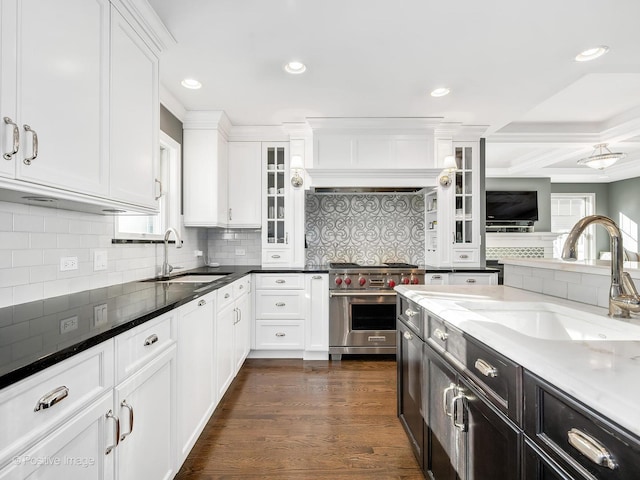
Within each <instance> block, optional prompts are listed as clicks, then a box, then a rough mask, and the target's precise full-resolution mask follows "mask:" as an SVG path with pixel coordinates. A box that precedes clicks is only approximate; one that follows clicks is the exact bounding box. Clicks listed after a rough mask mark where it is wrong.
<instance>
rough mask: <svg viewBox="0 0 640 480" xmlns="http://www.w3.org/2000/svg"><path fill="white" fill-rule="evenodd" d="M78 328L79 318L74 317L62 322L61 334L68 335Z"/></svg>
mask: <svg viewBox="0 0 640 480" xmlns="http://www.w3.org/2000/svg"><path fill="white" fill-rule="evenodd" d="M77 328H78V316H77V315H76V316H73V317H69V318H65V319H64V320H60V333H68V332H70V331H72V330H76V329H77Z"/></svg>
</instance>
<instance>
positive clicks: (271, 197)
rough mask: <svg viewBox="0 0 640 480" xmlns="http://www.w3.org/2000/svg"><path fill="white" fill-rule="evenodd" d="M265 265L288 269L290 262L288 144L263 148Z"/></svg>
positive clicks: (283, 143)
mask: <svg viewBox="0 0 640 480" xmlns="http://www.w3.org/2000/svg"><path fill="white" fill-rule="evenodd" d="M262 149H263V150H262V158H263V170H262V171H263V174H262V178H263V185H262V190H263V198H264V199H265V201H263V202H262V205H263V211H262V263H263V264H264V265H285V264H288V263H289V262H290V256H291V252H290V249H289V230H290V227H289V224H290V222H291V219H290V218H289V217H290V211H291V206H290V205H289V189H290V183H289V181H288V178H289V144H288V143H287V142H270V143H263V144H262Z"/></svg>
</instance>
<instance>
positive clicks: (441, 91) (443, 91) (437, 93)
mask: <svg viewBox="0 0 640 480" xmlns="http://www.w3.org/2000/svg"><path fill="white" fill-rule="evenodd" d="M450 92H451V89H450V88H447V87H440V88H436V89H435V90H434V91H432V92H431V96H432V97H444V96H445V95H449V93H450Z"/></svg>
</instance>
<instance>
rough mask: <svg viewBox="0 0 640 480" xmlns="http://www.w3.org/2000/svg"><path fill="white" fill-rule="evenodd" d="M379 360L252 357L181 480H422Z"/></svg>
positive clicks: (391, 364)
mask: <svg viewBox="0 0 640 480" xmlns="http://www.w3.org/2000/svg"><path fill="white" fill-rule="evenodd" d="M370 358H374V360H370ZM376 358H377V357H369V358H367V359H343V360H342V361H340V362H330V361H314V362H303V361H302V360H262V359H260V360H258V359H248V360H247V361H246V363H245V365H244V366H243V368H242V370H241V371H240V373H239V374H238V376H237V377H236V379H235V381H234V382H233V384H232V385H231V387H230V388H229V390H228V391H227V393H226V395H225V396H224V398H223V400H222V402H221V403H220V405H218V408H217V409H216V411H215V413H214V414H213V416H212V417H211V420H210V421H209V423H208V425H207V426H206V427H205V430H204V432H203V433H202V435H201V436H200V438H199V440H198V442H197V443H196V445H195V447H194V448H193V450H192V451H191V454H190V455H189V457H188V458H187V460H186V461H185V463H184V465H183V467H182V469H181V470H180V471H179V472H178V475H177V476H176V479H179V480H186V479H189V480H193V479H196V480H197V479H243V480H253V479H265V480H269V479H279V480H283V479H314V480H322V479H331V480H341V479H345V480H346V479H349V480H354V479H385V480H386V479H389V480H390V479H404V480H414V479H415V480H423V479H424V477H423V476H422V474H421V472H420V468H419V466H418V463H417V461H416V459H415V458H414V456H413V453H412V451H411V447H410V445H409V440H408V439H407V436H406V435H405V433H404V430H403V429H402V426H401V425H400V422H399V420H398V418H397V417H396V363H395V361H393V360H389V359H376Z"/></svg>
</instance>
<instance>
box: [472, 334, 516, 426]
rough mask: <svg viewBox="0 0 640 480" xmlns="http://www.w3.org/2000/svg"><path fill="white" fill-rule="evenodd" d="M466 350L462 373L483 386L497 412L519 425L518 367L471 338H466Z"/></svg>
mask: <svg viewBox="0 0 640 480" xmlns="http://www.w3.org/2000/svg"><path fill="white" fill-rule="evenodd" d="M465 351H466V357H464V364H465V370H466V372H467V373H468V374H469V376H470V377H471V378H472V380H474V381H475V382H476V383H478V384H479V385H480V386H481V387H482V389H483V391H484V392H485V393H486V394H487V396H488V397H490V399H491V401H492V402H493V403H494V404H495V405H496V406H497V407H498V408H499V409H500V410H502V411H503V412H504V413H505V414H506V415H507V416H508V417H509V418H511V420H513V421H514V422H516V423H517V424H520V415H519V412H520V408H519V405H520V402H519V398H520V394H519V392H520V388H519V384H520V382H519V378H520V375H521V369H520V367H518V366H517V365H516V364H515V363H513V362H512V361H511V360H509V359H508V358H505V357H503V356H502V355H500V354H499V353H498V352H496V351H494V350H492V349H490V348H488V347H486V346H484V345H481V344H480V343H477V342H476V341H475V340H472V339H470V338H467V339H466V348H465Z"/></svg>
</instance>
